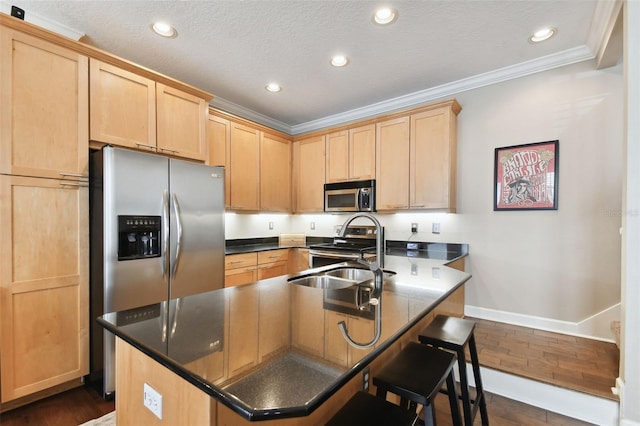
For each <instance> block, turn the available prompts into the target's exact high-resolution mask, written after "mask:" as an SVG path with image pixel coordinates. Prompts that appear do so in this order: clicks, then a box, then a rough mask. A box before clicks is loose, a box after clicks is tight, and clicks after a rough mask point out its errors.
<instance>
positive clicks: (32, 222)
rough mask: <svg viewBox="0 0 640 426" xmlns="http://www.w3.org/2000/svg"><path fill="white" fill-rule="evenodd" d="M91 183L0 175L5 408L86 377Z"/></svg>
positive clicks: (0, 348)
mask: <svg viewBox="0 0 640 426" xmlns="http://www.w3.org/2000/svg"><path fill="white" fill-rule="evenodd" d="M80 185H84V186H80ZM86 185H87V184H86V182H84V183H81V182H69V181H60V180H56V179H44V178H31V177H21V176H8V175H0V200H1V202H0V234H1V235H2V238H0V373H1V375H2V388H1V393H2V402H3V403H5V402H7V401H12V400H15V399H17V398H21V397H24V396H27V395H31V394H34V393H36V392H39V391H43V390H46V389H49V388H52V387H54V386H57V385H61V384H63V383H66V382H70V381H73V380H75V379H80V378H81V377H82V376H84V375H86V374H88V372H89V327H88V325H89V281H88V270H89V256H88V253H89V251H88V243H89V235H88V231H89V225H88V219H89V209H88V188H87V186H86ZM78 383H79V382H78Z"/></svg>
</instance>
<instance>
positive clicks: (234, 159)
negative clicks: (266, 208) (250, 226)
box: [227, 122, 260, 211]
mask: <svg viewBox="0 0 640 426" xmlns="http://www.w3.org/2000/svg"><path fill="white" fill-rule="evenodd" d="M229 147H230V159H229V162H230V170H228V171H227V173H229V175H230V176H229V179H230V180H231V188H230V206H231V209H232V210H250V211H258V210H259V209H260V131H259V130H257V129H255V128H253V127H249V126H245V125H242V124H237V123H234V122H231V138H230V145H229Z"/></svg>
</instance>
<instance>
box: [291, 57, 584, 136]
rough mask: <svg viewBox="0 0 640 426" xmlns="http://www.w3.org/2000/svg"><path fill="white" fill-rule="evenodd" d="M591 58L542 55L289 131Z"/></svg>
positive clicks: (389, 109)
mask: <svg viewBox="0 0 640 426" xmlns="http://www.w3.org/2000/svg"><path fill="white" fill-rule="evenodd" d="M594 57H595V56H594V54H593V52H592V51H591V49H589V48H588V47H587V46H586V45H583V46H580V47H576V48H573V49H569V50H565V51H563V52H559V53H556V54H553V55H548V56H544V57H541V58H538V59H535V60H531V61H527V62H522V63H520V64H516V65H512V66H509V67H504V68H500V69H497V70H494V71H490V72H487V73H483V74H478V75H475V76H473V77H469V78H465V79H462V80H458V81H454V82H451V83H447V84H443V85H441V86H436V87H432V88H429V89H425V90H421V91H418V92H414V93H410V94H408V95H404V96H399V97H397V98H392V99H389V100H386V101H383V102H378V103H375V104H371V105H367V106H364V107H362V108H357V109H353V110H350V111H346V112H344V113H340V114H336V115H332V116H329V117H324V118H321V119H318V120H313V121H309V122H307V123H303V124H299V125H296V126H292V127H291V131H292V133H291V134H292V135H293V136H295V135H299V134H303V133H308V132H311V131H314V130H319V129H323V128H328V127H333V126H336V125H339V124H344V123H348V122H352V121H358V120H362V119H365V118H370V117H373V116H376V115H382V114H388V113H390V112H394V111H398V110H401V109H407V108H411V107H415V106H418V105H422V104H425V103H428V102H433V101H435V100H439V99H443V98H447V97H451V96H453V95H455V94H457V93H461V92H466V91H468V90H472V89H477V88H480V87H484V86H489V85H492V84H496V83H500V82H503V81H507V80H512V79H515V78H519V77H524V76H527V75H530V74H535V73H539V72H542V71H547V70H550V69H553V68H559V67H563V66H565V65H571V64H574V63H577V62H582V61H587V60H591V59H593V58H594Z"/></svg>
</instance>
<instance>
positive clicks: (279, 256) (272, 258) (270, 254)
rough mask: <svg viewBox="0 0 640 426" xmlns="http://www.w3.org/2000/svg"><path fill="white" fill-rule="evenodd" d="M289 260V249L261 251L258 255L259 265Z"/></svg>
mask: <svg viewBox="0 0 640 426" xmlns="http://www.w3.org/2000/svg"><path fill="white" fill-rule="evenodd" d="M288 259H289V249H282V250H269V251H261V252H259V253H258V264H263V263H270V262H282V261H286V260H288Z"/></svg>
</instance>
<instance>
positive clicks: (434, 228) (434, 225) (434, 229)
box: [431, 222, 440, 234]
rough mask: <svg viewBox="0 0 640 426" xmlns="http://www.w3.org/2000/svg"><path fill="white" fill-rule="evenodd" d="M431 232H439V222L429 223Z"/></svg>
mask: <svg viewBox="0 0 640 426" xmlns="http://www.w3.org/2000/svg"><path fill="white" fill-rule="evenodd" d="M431 232H432V233H433V234H439V233H440V223H439V222H433V223H432V224H431Z"/></svg>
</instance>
